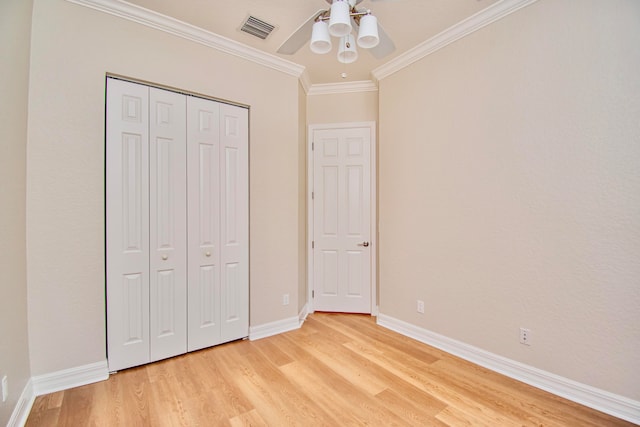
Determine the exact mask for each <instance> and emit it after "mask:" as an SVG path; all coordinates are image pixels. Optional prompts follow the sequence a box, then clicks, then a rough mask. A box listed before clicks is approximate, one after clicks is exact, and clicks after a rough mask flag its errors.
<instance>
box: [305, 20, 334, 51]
mask: <svg viewBox="0 0 640 427" xmlns="http://www.w3.org/2000/svg"><path fill="white" fill-rule="evenodd" d="M310 47H311V52H313V53H318V54H324V53H327V52H329V51H330V50H331V36H330V35H329V24H327V23H326V22H325V21H317V22H316V23H315V24H313V30H312V32H311V44H310Z"/></svg>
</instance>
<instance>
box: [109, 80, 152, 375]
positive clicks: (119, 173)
mask: <svg viewBox="0 0 640 427" xmlns="http://www.w3.org/2000/svg"><path fill="white" fill-rule="evenodd" d="M148 141H149V88H148V87H146V86H143V85H137V84H132V83H128V82H123V81H120V80H114V79H108V83H107V140H106V161H107V165H108V168H107V174H106V193H107V194H106V197H107V200H108V203H107V204H106V209H107V212H106V216H107V217H106V226H107V230H106V234H107V248H106V252H107V283H108V286H107V319H108V328H107V334H108V335H107V340H108V343H109V346H108V351H109V371H117V370H119V369H123V368H126V367H130V366H136V365H141V364H143V363H148V362H149V360H150V355H149V191H148V188H149V150H148V146H149V143H148Z"/></svg>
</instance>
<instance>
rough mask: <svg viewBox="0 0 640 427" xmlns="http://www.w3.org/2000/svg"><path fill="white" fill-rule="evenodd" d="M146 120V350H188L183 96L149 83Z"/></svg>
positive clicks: (156, 355)
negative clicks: (148, 276) (147, 344)
mask: <svg viewBox="0 0 640 427" xmlns="http://www.w3.org/2000/svg"><path fill="white" fill-rule="evenodd" d="M149 98H150V102H149V105H150V126H149V158H150V162H149V195H150V215H149V219H150V227H149V229H150V262H149V269H150V283H149V285H150V286H149V296H150V309H149V313H150V335H151V337H150V349H151V350H150V351H151V360H152V361H155V360H159V359H164V358H167V357H171V356H175V355H177V354H182V353H185V352H186V351H187V324H186V323H187V322H186V319H187V255H186V254H187V217H186V213H187V212H186V210H187V205H186V187H187V183H186V137H185V135H186V100H185V96H184V95H181V94H178V93H174V92H169V91H166V90H161V89H156V88H151V89H150V92H149Z"/></svg>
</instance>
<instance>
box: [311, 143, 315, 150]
mask: <svg viewBox="0 0 640 427" xmlns="http://www.w3.org/2000/svg"><path fill="white" fill-rule="evenodd" d="M315 149H316V143H315V142H312V143H311V151H313V150H315Z"/></svg>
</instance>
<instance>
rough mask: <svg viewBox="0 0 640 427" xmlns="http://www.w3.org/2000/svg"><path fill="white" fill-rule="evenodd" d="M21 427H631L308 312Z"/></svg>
mask: <svg viewBox="0 0 640 427" xmlns="http://www.w3.org/2000/svg"><path fill="white" fill-rule="evenodd" d="M26 425H27V426H29V427H31V426H153V427H156V426H199V425H200V426H234V427H235V426H289V425H292V426H296V425H299V426H305V427H306V426H361V425H371V426H393V425H396V426H418V425H419V426H433V427H443V426H456V427H457V426H465V425H468V426H474V427H475V426H483V425H486V426H516V425H517V426H547V427H555V426H558V427H573V426H580V427H596V426H597V427H604V426H607V427H609V426H611V427H627V426H631V425H632V424H631V423H628V422H625V421H623V420H620V419H617V418H614V417H611V416H608V415H606V414H603V413H601V412H598V411H595V410H593V409H590V408H586V407H584V406H581V405H579V404H576V403H574V402H569V401H567V400H565V399H562V398H560V397H558V396H554V395H551V394H549V393H546V392H544V391H542V390H539V389H535V388H533V387H531V386H528V385H526V384H523V383H520V382H518V381H515V380H513V379H510V378H507V377H505V376H502V375H499V374H497V373H495V372H492V371H489V370H487V369H485V368H482V367H480V366H477V365H474V364H472V363H469V362H467V361H464V360H462V359H459V358H457V357H454V356H451V355H448V354H447V353H445V352H443V351H441V350H438V349H435V348H433V347H430V346H427V345H424V344H422V343H419V342H417V341H415V340H413V339H411V338H408V337H405V336H402V335H399V334H397V333H395V332H393V331H391V330H388V329H385V328H382V327H380V326H378V325H376V323H375V319H374V318H372V317H371V316H366V315H348V314H332V313H315V314H313V315H310V316H309V318H308V319H307V321H306V322H305V323H304V325H303V326H302V328H301V329H298V330H294V331H290V332H287V333H284V334H280V335H276V336H272V337H268V338H264V339H262V340H258V341H247V340H244V341H236V342H232V343H228V344H225V345H220V346H217V347H213V348H210V349H204V350H200V351H197V352H193V353H190V354H187V355H183V356H179V357H175V358H172V359H167V360H163V361H159V362H156V363H152V364H149V365H145V366H140V367H137V368H132V369H126V370H123V371H121V372H118V373H117V374H115V375H111V376H110V378H109V379H108V380H107V381H103V382H100V383H95V384H90V385H87V386H83V387H77V388H73V389H69V390H65V391H62V392H58V393H52V394H50V395H45V396H39V397H38V398H36V400H35V402H34V404H33V407H32V410H31V414H30V416H29V418H28V420H27V423H26Z"/></svg>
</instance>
